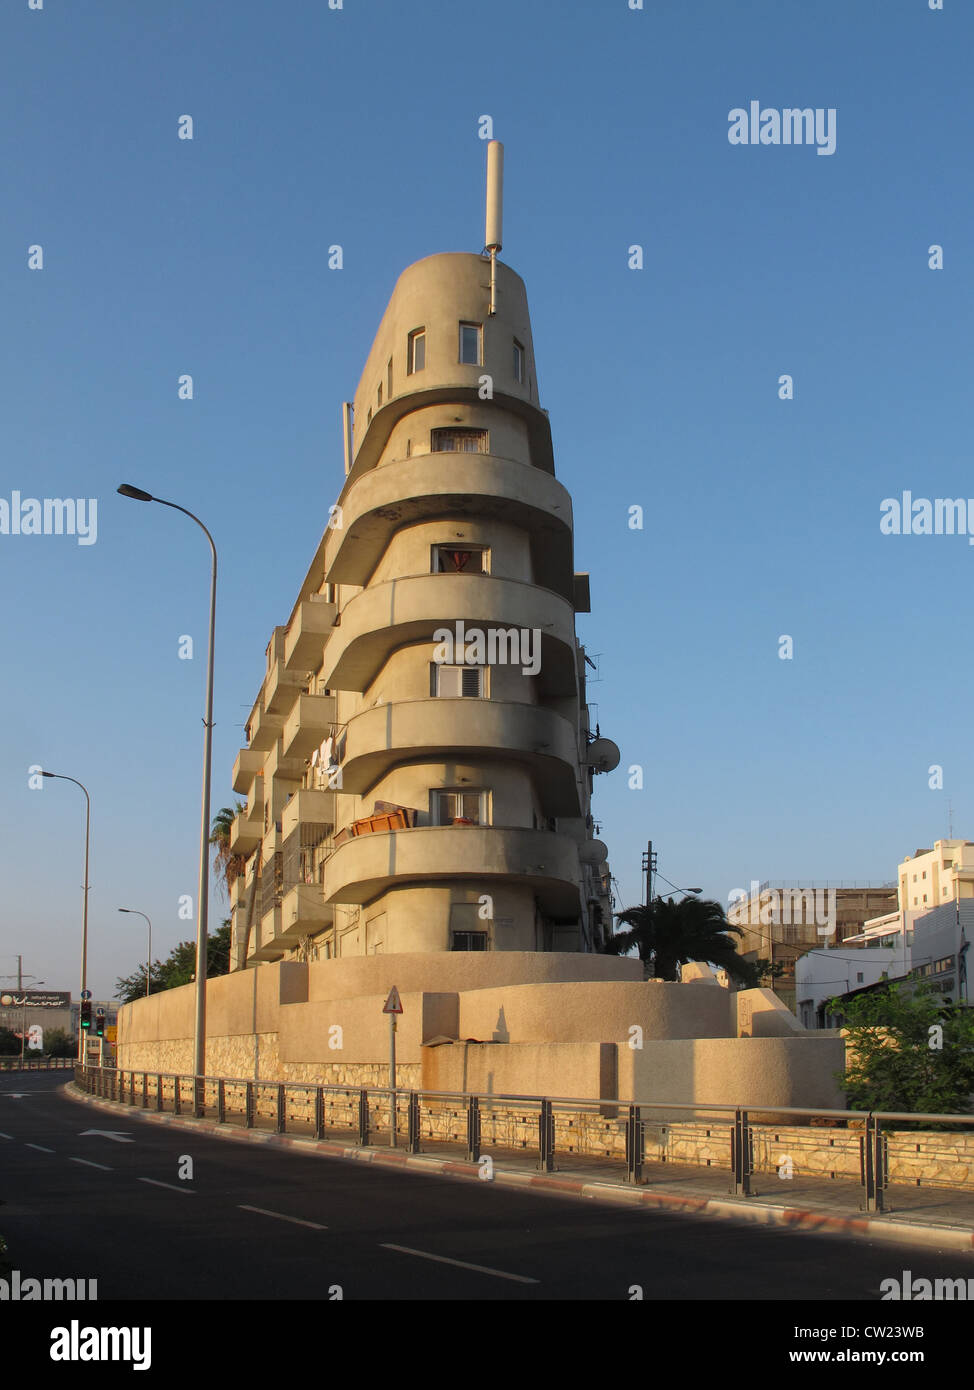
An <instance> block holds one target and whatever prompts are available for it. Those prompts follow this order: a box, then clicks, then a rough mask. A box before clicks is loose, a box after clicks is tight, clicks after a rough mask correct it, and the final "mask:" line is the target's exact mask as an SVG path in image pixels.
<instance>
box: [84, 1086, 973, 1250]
mask: <svg viewBox="0 0 974 1390" xmlns="http://www.w3.org/2000/svg"><path fill="white" fill-rule="evenodd" d="M63 1093H64V1095H65V1096H67V1097H68V1098H69V1099H71V1100H73V1101H75V1102H77V1103H78V1104H81V1105H91V1106H94V1107H95V1108H96V1109H98V1110H103V1111H106V1112H109V1113H111V1114H112V1115H114V1116H118V1115H120V1114H124V1115H125V1116H126V1118H129V1119H136V1118H137V1119H140V1120H144V1121H147V1122H149V1123H151V1124H162V1125H169V1126H171V1127H174V1128H176V1129H185V1130H196V1131H197V1132H202V1133H205V1134H206V1135H208V1136H210V1137H213V1138H220V1139H229V1140H233V1141H237V1142H241V1143H250V1144H269V1145H271V1146H273V1147H277V1148H293V1149H295V1150H296V1151H298V1152H299V1153H303V1154H308V1155H317V1156H320V1157H323V1158H337V1159H342V1160H345V1161H351V1162H357V1163H377V1164H382V1165H384V1166H388V1165H391V1166H393V1167H396V1168H399V1169H402V1170H404V1171H407V1172H411V1173H420V1174H424V1175H426V1176H427V1177H445V1178H450V1179H458V1178H459V1179H465V1180H467V1181H473V1182H477V1181H483V1180H484V1177H483V1172H484V1169H483V1168H482V1167H481V1166H480V1165H478V1164H476V1163H470V1162H468V1161H467V1160H466V1159H465V1158H464V1157H463V1150H462V1148H461V1147H460V1146H459V1145H450V1144H445V1143H434V1142H432V1141H425V1147H426V1148H427V1149H428V1151H424V1152H423V1153H421V1154H408V1153H406V1152H405V1149H404V1148H398V1149H393V1148H390V1147H388V1146H387V1145H382V1144H371V1145H367V1146H364V1147H362V1146H360V1145H359V1144H358V1143H357V1142H354V1141H353V1137H352V1135H351V1133H349V1135H348V1136H347V1137H346V1136H344V1135H336V1136H335V1137H332V1138H329V1139H322V1140H315V1139H314V1138H312V1137H310V1135H309V1136H308V1137H305V1136H304V1135H301V1134H297V1133H288V1134H277V1133H274V1132H272V1131H271V1130H269V1129H266V1128H265V1129H259V1128H254V1129H247V1128H246V1127H245V1126H244V1125H243V1124H242V1123H240V1122H239V1121H238V1122H237V1123H233V1122H230V1123H226V1124H219V1123H218V1122H217V1121H216V1120H215V1119H200V1120H196V1119H193V1118H191V1117H187V1116H185V1115H173V1114H171V1113H167V1112H157V1111H153V1110H143V1109H142V1108H141V1107H140V1106H132V1105H127V1104H124V1103H119V1102H117V1101H110V1100H102V1099H100V1098H98V1097H94V1096H89V1095H87V1094H85V1093H84V1092H82V1091H79V1090H77V1089H76V1088H75V1086H74V1083H73V1082H72V1083H70V1084H69V1085H67V1086H65V1087H64V1092H63ZM484 1157H489V1158H490V1159H491V1161H492V1164H493V1173H492V1177H491V1179H490V1180H491V1181H493V1182H495V1183H498V1184H499V1185H500V1186H502V1187H516V1188H523V1189H530V1190H531V1191H532V1193H534V1192H537V1193H545V1192H547V1193H550V1194H552V1195H554V1196H559V1197H576V1198H582V1199H585V1200H588V1201H595V1202H604V1203H610V1204H612V1205H613V1206H631V1207H642V1208H645V1209H647V1210H656V1211H668V1212H674V1213H684V1214H687V1215H696V1216H706V1217H709V1218H711V1219H719V1220H727V1221H738V1222H740V1221H745V1222H751V1223H754V1222H756V1223H758V1224H760V1225H766V1226H783V1227H788V1228H789V1229H791V1230H798V1231H812V1232H815V1233H817V1234H820V1235H821V1234H831V1235H845V1236H859V1237H865V1238H866V1239H868V1240H884V1241H893V1242H896V1243H898V1244H901V1245H923V1246H929V1247H932V1248H936V1249H940V1250H966V1251H971V1252H974V1192H961V1191H958V1190H956V1189H953V1188H950V1189H947V1188H935V1187H907V1186H904V1185H899V1184H898V1185H895V1186H891V1187H889V1188H888V1189H887V1190H886V1192H885V1193H884V1205H885V1207H886V1208H887V1210H885V1211H883V1212H882V1213H877V1214H869V1215H867V1214H866V1213H865V1212H861V1211H859V1209H858V1207H859V1202H860V1200H861V1196H862V1188H861V1187H860V1186H859V1185H858V1184H857V1183H853V1182H843V1181H838V1180H837V1181H830V1180H828V1179H824V1178H813V1177H798V1178H792V1179H789V1180H787V1181H783V1180H781V1179H779V1178H778V1177H777V1175H776V1174H774V1173H755V1174H754V1175H753V1176H752V1178H751V1188H752V1193H753V1195H752V1196H750V1197H739V1196H736V1195H733V1194H731V1193H730V1192H729V1191H728V1189H729V1188H730V1186H731V1175H730V1172H729V1170H728V1169H719V1168H711V1169H706V1168H695V1167H688V1166H684V1165H682V1164H681V1165H675V1164H663V1163H647V1164H645V1165H644V1168H643V1183H642V1184H641V1185H639V1186H634V1185H631V1184H629V1183H627V1182H626V1181H625V1173H624V1171H623V1168H622V1165H621V1164H620V1163H612V1162H607V1161H604V1160H603V1161H599V1160H598V1159H587V1158H579V1157H577V1156H576V1155H574V1154H556V1155H555V1163H556V1165H557V1166H556V1171H555V1172H553V1173H540V1172H538V1170H537V1168H536V1166H535V1160H534V1158H533V1157H532V1156H529V1155H525V1154H520V1153H517V1152H513V1151H509V1150H499V1149H485V1150H484Z"/></svg>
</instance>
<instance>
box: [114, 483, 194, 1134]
mask: <svg viewBox="0 0 974 1390" xmlns="http://www.w3.org/2000/svg"><path fill="white" fill-rule="evenodd" d="M118 492H119V493H120V494H121V495H122V496H123V497H131V498H133V499H134V500H135V501H136V502H158V503H159V505H160V506H162V507H172V508H173V510H174V511H177V512H182V513H183V515H184V516H188V517H189V519H190V521H195V522H196V525H197V526H198V527H199V528H200V530H201V531H202V532H203V534H204V535H205V536H206V539H207V540H208V541H209V543H210V556H211V562H212V563H211V573H210V633H209V643H208V647H207V657H206V714H205V715H204V717H203V729H204V737H203V809H202V815H201V824H200V877H199V911H198V917H197V928H196V1030H195V1040H194V1049H193V1051H194V1068H195V1076H196V1104H195V1107H194V1108H195V1109H196V1111H197V1113H198V1112H199V1109H200V1105H201V1101H202V1096H201V1092H202V1086H203V1077H204V1075H205V1074H206V957H207V949H206V947H207V936H208V913H209V868H210V865H209V846H210V767H211V762H212V745H213V645H214V632H215V624H216V546H215V545H214V544H213V537H212V536H211V535H210V533H209V531H208V530H207V529H206V527H205V526H204V525H203V523H202V521H200V519H199V517H198V516H194V515H193V513H192V512H190V511H187V510H186V508H185V507H181V506H179V504H178V503H177V502H166V501H165V500H164V499H163V498H161V497H153V496H152V494H151V493H149V492H143V490H142V489H141V488H138V487H133V486H132V484H131V483H122V485H121V487H119V488H118Z"/></svg>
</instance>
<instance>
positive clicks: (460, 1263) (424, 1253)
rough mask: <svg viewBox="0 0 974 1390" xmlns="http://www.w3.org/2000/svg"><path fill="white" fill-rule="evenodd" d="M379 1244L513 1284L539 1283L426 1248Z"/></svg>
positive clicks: (404, 1253) (523, 1276) (538, 1280)
mask: <svg viewBox="0 0 974 1390" xmlns="http://www.w3.org/2000/svg"><path fill="white" fill-rule="evenodd" d="M379 1244H380V1245H381V1246H382V1249H383V1250H399V1251H400V1252H401V1253H402V1254H403V1255H418V1256H419V1258H420V1259H421V1260H435V1261H436V1262H437V1264H441V1265H456V1266H457V1268H458V1269H472V1270H474V1272H475V1273H477V1274H493V1275H494V1277H495V1278H496V1279H512V1280H513V1281H514V1283H515V1284H539V1283H540V1282H541V1281H540V1279H528V1278H527V1276H526V1275H524V1274H508V1273H507V1271H506V1270H503V1269H490V1268H489V1267H488V1266H487V1265H472V1264H468V1263H467V1261H466V1260H451V1259H448V1258H447V1256H446V1255H431V1254H430V1253H429V1251H428V1250H411V1249H410V1248H409V1246H408V1245H388V1244H387V1243H386V1242H385V1241H380V1242H379Z"/></svg>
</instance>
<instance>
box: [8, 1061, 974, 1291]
mask: <svg viewBox="0 0 974 1390" xmlns="http://www.w3.org/2000/svg"><path fill="white" fill-rule="evenodd" d="M69 1076H70V1073H64V1072H60V1073H59V1072H52V1073H29V1072H25V1073H21V1074H17V1073H13V1074H6V1075H4V1076H2V1077H0V1136H2V1137H0V1198H2V1199H3V1201H4V1203H5V1205H4V1206H2V1207H0V1231H2V1232H3V1233H4V1235H5V1236H6V1237H7V1241H8V1243H9V1245H10V1250H11V1262H12V1264H13V1266H14V1267H15V1268H18V1269H19V1270H20V1271H21V1276H22V1277H23V1278H26V1277H28V1276H33V1277H36V1278H45V1277H47V1278H71V1277H74V1278H88V1279H92V1278H94V1279H97V1281H98V1299H99V1301H100V1302H101V1301H103V1300H107V1299H113V1298H126V1299H131V1298H135V1299H146V1300H153V1301H155V1300H160V1299H221V1300H222V1299H244V1298H259V1299H260V1300H262V1301H265V1300H268V1299H271V1300H274V1299H287V1300H294V1299H319V1300H320V1299H325V1300H326V1299H329V1298H330V1297H334V1296H335V1295H334V1290H335V1288H336V1286H337V1287H338V1288H340V1290H341V1296H342V1297H343V1298H344V1299H346V1300H349V1299H353V1300H362V1299H365V1300H368V1299H392V1300H439V1299H477V1300H483V1299H500V1300H505V1301H507V1300H532V1299H542V1300H556V1299H557V1300H560V1299H566V1300H582V1299H584V1300H585V1301H591V1300H592V1299H607V1300H620V1301H625V1300H628V1299H630V1298H631V1297H632V1294H631V1289H632V1287H633V1286H639V1287H640V1288H641V1290H642V1296H643V1298H644V1299H647V1300H649V1299H652V1300H666V1299H720V1300H725V1299H726V1300H735V1299H748V1300H753V1299H757V1300H770V1299H776V1300H796V1301H804V1300H809V1299H830V1300H849V1301H860V1300H865V1301H868V1300H874V1299H876V1298H878V1294H879V1283H880V1281H881V1280H882V1279H885V1278H889V1277H891V1276H893V1277H895V1276H898V1275H899V1274H900V1272H901V1271H902V1270H903V1269H909V1270H911V1271H912V1273H913V1275H914V1277H915V1278H920V1277H925V1278H930V1279H933V1278H938V1277H940V1278H957V1277H964V1278H969V1277H974V1255H966V1254H959V1253H956V1252H943V1253H941V1252H938V1251H935V1250H930V1249H928V1250H921V1249H917V1248H911V1249H906V1248H901V1247H898V1246H894V1245H891V1244H889V1243H888V1242H867V1241H864V1240H861V1239H855V1240H851V1239H843V1238H839V1237H825V1236H813V1235H805V1234H794V1233H792V1232H790V1231H787V1230H784V1229H781V1228H776V1227H756V1226H746V1225H740V1226H738V1225H732V1224H729V1223H727V1222H725V1221H709V1220H706V1219H703V1218H698V1217H692V1216H679V1215H669V1214H666V1213H657V1212H651V1211H627V1210H617V1209H615V1208H610V1207H603V1206H596V1205H595V1204H592V1203H588V1202H583V1201H579V1200H569V1199H564V1198H560V1197H554V1196H547V1195H542V1194H535V1193H521V1192H516V1191H512V1190H510V1189H505V1188H502V1187H498V1186H496V1185H494V1184H492V1183H488V1182H484V1183H480V1182H477V1183H474V1182H465V1181H462V1180H454V1181H451V1180H449V1179H445V1178H432V1177H425V1176H421V1175H416V1174H415V1173H406V1172H392V1171H388V1170H384V1169H379V1168H373V1167H371V1166H367V1165H364V1164H359V1163H348V1162H342V1161H341V1160H338V1159H327V1158H318V1157H311V1156H305V1155H302V1154H300V1153H297V1152H295V1151H294V1150H280V1149H273V1148H268V1147H264V1146H261V1145H257V1144H253V1145H251V1144H242V1143H235V1142H231V1141H224V1140H220V1139H212V1138H208V1137H206V1136H204V1135H202V1134H201V1135H199V1136H197V1135H195V1134H192V1133H189V1132H187V1131H185V1130H174V1129H169V1128H167V1127H164V1126H160V1125H154V1124H151V1123H145V1122H143V1121H141V1120H140V1119H139V1118H138V1117H137V1115H133V1114H119V1115H118V1116H117V1117H116V1116H114V1115H108V1114H107V1113H106V1112H105V1111H103V1110H99V1109H95V1108H94V1107H91V1106H87V1105H80V1104H78V1103H76V1102H74V1101H71V1100H69V1099H67V1098H66V1097H65V1096H64V1095H63V1094H62V1093H61V1092H62V1088H63V1087H64V1085H65V1083H66V1081H67V1079H68V1077H69ZM88 1130H96V1131H106V1130H108V1131H114V1132H115V1134H116V1136H118V1137H114V1138H113V1137H111V1136H110V1135H107V1134H104V1133H95V1134H87V1133H85V1131H88ZM184 1156H188V1157H189V1158H190V1159H191V1160H192V1167H193V1176H192V1178H191V1179H188V1180H187V1179H183V1178H181V1177H180V1165H181V1160H182V1159H183V1158H184ZM185 1166H186V1165H185V1164H183V1167H184V1168H185Z"/></svg>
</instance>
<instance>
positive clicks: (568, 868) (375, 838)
mask: <svg viewBox="0 0 974 1390" xmlns="http://www.w3.org/2000/svg"><path fill="white" fill-rule="evenodd" d="M487 239H488V243H489V244H490V249H491V255H490V257H489V258H488V257H486V256H484V255H472V254H448V255H436V256H430V257H428V258H427V259H425V260H421V261H419V262H417V263H416V264H415V265H412V266H410V267H409V268H408V269H407V270H405V271H404V272H403V274H402V275H401V276H400V278H399V281H398V283H397V284H396V287H395V289H394V291H393V294H392V298H391V299H390V301H389V305H388V307H387V309H386V311H385V314H384V315H383V318H382V321H381V323H380V325H379V329H378V332H377V334H376V337H375V341H374V343H373V345H372V349H371V351H370V353H369V355H368V359H367V361H366V364H365V369H364V371H363V373H362V376H361V379H360V381H359V385H358V389H357V391H356V393H355V400H354V405H353V406H351V407H346V457H345V479H344V483H343V485H342V487H341V491H340V493H339V495H338V498H337V501H336V503H335V505H334V506H333V507H332V508H331V509H330V512H329V515H328V517H327V518H324V517H323V518H322V521H323V525H324V531H323V535H322V538H321V542H320V544H319V546H318V548H317V550H316V552H315V554H314V556H313V558H312V560H311V563H310V565H309V566H308V569H307V572H306V574H305V576H304V579H303V581H302V583H301V586H300V589H299V591H298V594H297V597H296V599H295V603H294V607H293V609H292V611H291V614H290V616H289V617H288V619H287V621H286V622H285V623H282V624H281V626H279V627H276V628H275V629H274V631H273V633H272V634H271V638H270V641H269V642H268V644H267V649H266V660H265V665H264V672H263V680H262V682H261V686H260V690H259V692H258V695H257V698H256V700H255V702H254V705H253V710H252V712H251V715H250V718H249V720H248V722H247V734H248V745H247V747H246V748H243V749H241V750H240V753H239V755H238V757H237V761H236V764H235V766H234V770H233V786H234V789H235V790H236V791H237V792H238V793H239V794H240V795H241V796H243V797H245V798H246V807H245V809H244V810H243V811H241V813H240V814H239V815H238V817H237V819H236V820H235V822H234V825H233V832H232V837H231V849H232V851H233V852H234V853H235V854H237V855H239V856H241V857H246V867H245V869H244V871H243V872H242V873H241V874H240V876H239V878H238V879H237V881H236V883H235V885H234V889H233V894H232V915H233V949H232V967H233V968H234V969H240V968H243V967H245V966H250V965H254V964H257V963H260V962H270V961H280V960H306V961H316V960H326V959H333V958H340V957H347V956H362V955H373V954H377V953H403V952H406V953H413V952H441V951H458V950H468V951H561V952H564V951H571V952H575V951H578V952H587V951H594V950H597V949H598V947H599V946H600V944H601V943H602V941H603V940H604V938H605V937H606V936H607V935H609V934H610V932H611V907H612V904H611V893H610V887H609V882H610V880H609V873H608V868H607V864H606V850H605V846H604V845H602V844H601V842H600V841H599V840H597V839H596V838H594V823H593V816H592V788H593V781H594V778H595V775H596V774H597V773H598V772H599V771H607V770H610V769H611V768H612V767H613V766H614V765H615V762H616V761H617V760H618V750H617V749H616V748H615V746H614V745H613V744H611V743H610V742H609V741H608V740H605V739H598V738H596V736H595V733H594V732H593V731H592V729H591V727H590V723H589V716H588V710H587V705H586V691H585V674H586V657H585V651H584V649H583V647H582V646H581V645H580V644H579V642H578V640H577V637H576V634H575V614H576V613H577V612H588V611H589V586H588V576H587V575H586V574H577V573H576V572H575V569H574V563H573V537H572V504H571V498H570V496H569V494H568V493H567V492H566V490H565V489H564V487H562V485H561V484H560V483H559V482H558V481H557V480H556V478H555V468H554V457H553V452H552V442H551V430H550V426H549V423H548V416H547V413H546V412H545V411H544V410H543V409H542V407H541V404H540V396H539V387H538V375H537V368H536V364H535V358H534V348H533V343H532V335H531V322H530V318H529V315H528V305H527V296H526V293H525V288H524V284H523V282H522V280H521V279H520V277H519V276H518V275H516V274H515V273H514V271H513V270H511V269H510V268H509V267H508V266H506V265H503V264H501V263H499V262H498V261H497V260H496V251H497V250H498V249H499V245H500V236H499V228H498V230H497V233H496V234H495V235H494V237H493V241H491V233H490V232H488V238H487Z"/></svg>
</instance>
